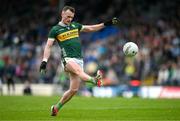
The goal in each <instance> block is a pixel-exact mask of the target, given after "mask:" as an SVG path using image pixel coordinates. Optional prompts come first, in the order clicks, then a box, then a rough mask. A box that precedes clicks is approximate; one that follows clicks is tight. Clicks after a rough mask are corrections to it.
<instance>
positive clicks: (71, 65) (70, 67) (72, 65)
mask: <svg viewBox="0 0 180 121" xmlns="http://www.w3.org/2000/svg"><path fill="white" fill-rule="evenodd" d="M65 69H66V70H67V71H69V72H72V73H74V74H76V75H78V76H79V77H80V79H82V80H83V81H86V82H91V83H93V84H95V85H98V86H101V85H102V82H101V81H100V80H101V78H102V73H101V72H100V71H98V72H97V76H96V77H95V78H93V77H91V76H89V75H88V74H86V73H85V72H84V71H83V69H82V68H81V67H80V66H79V65H78V64H77V63H76V62H74V61H69V62H68V63H67V64H66V68H65Z"/></svg>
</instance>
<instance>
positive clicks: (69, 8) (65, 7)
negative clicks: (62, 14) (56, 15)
mask: <svg viewBox="0 0 180 121" xmlns="http://www.w3.org/2000/svg"><path fill="white" fill-rule="evenodd" d="M67 10H70V11H71V12H73V13H75V8H73V7H71V6H64V7H63V9H62V11H67Z"/></svg>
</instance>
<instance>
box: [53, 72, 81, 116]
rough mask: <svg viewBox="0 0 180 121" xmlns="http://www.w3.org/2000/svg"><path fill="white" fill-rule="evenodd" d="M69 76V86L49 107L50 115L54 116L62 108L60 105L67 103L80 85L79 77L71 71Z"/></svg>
mask: <svg viewBox="0 0 180 121" xmlns="http://www.w3.org/2000/svg"><path fill="white" fill-rule="evenodd" d="M69 76H70V88H69V90H67V91H66V92H65V93H64V94H63V96H62V98H61V99H60V101H59V102H58V103H57V104H56V105H53V106H52V107H51V111H52V114H51V115H52V116H56V115H57V113H58V111H59V110H60V109H61V108H62V106H63V105H64V104H65V103H67V102H68V101H69V100H70V99H71V98H72V97H73V96H74V95H75V94H76V93H77V91H78V89H79V86H80V78H79V77H78V76H77V75H76V74H73V73H69Z"/></svg>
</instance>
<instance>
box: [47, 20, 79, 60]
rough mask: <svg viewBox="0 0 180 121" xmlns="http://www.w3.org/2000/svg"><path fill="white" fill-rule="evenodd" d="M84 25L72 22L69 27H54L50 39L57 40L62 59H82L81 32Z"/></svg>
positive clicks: (58, 25)
mask: <svg viewBox="0 0 180 121" xmlns="http://www.w3.org/2000/svg"><path fill="white" fill-rule="evenodd" d="M81 29H82V25H81V24H79V23H76V22H72V23H71V24H70V25H68V26H62V25H60V24H57V25H55V26H53V27H52V29H51V30H50V32H49V35H48V38H52V39H55V40H57V42H58V44H59V46H60V48H61V57H62V58H65V57H71V58H82V51H81V42H80V39H79V32H80V30H81Z"/></svg>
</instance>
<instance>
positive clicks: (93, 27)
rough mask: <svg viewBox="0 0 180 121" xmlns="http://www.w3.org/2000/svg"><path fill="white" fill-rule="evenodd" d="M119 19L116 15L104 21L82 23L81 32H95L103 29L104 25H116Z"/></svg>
mask: <svg viewBox="0 0 180 121" xmlns="http://www.w3.org/2000/svg"><path fill="white" fill-rule="evenodd" d="M119 23H120V20H119V19H118V18H116V17H114V18H113V19H110V20H108V21H106V22H104V23H100V24H95V25H83V26H82V29H81V31H82V32H95V31H99V30H101V29H103V28H104V27H105V26H112V25H118V24H119Z"/></svg>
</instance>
